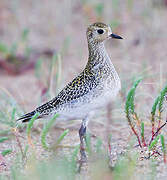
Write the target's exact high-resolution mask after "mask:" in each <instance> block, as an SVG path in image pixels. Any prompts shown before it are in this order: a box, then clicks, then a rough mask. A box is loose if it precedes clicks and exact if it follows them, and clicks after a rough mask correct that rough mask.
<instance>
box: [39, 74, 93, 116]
mask: <svg viewBox="0 0 167 180" xmlns="http://www.w3.org/2000/svg"><path fill="white" fill-rule="evenodd" d="M95 86H96V81H95V77H94V76H90V75H89V76H87V74H86V73H85V72H84V71H83V72H82V73H81V74H80V75H79V76H77V77H76V78H75V79H73V81H71V82H70V83H68V84H67V86H65V88H64V89H63V90H62V91H61V92H60V93H59V94H58V95H57V96H56V97H55V98H53V99H52V100H51V101H49V102H47V103H45V104H43V105H41V106H40V107H38V108H37V109H36V111H37V112H39V113H40V114H42V115H49V114H50V113H51V111H52V110H54V111H56V109H59V107H60V106H61V105H63V104H66V103H69V102H70V101H72V100H76V99H78V98H80V97H81V96H83V95H85V94H87V93H88V92H89V91H91V90H92V89H93V88H94V87H95Z"/></svg>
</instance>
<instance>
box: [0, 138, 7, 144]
mask: <svg viewBox="0 0 167 180" xmlns="http://www.w3.org/2000/svg"><path fill="white" fill-rule="evenodd" d="M8 139H9V138H8V137H2V138H0V143H2V142H4V141H6V140H8Z"/></svg>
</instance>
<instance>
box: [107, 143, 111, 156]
mask: <svg viewBox="0 0 167 180" xmlns="http://www.w3.org/2000/svg"><path fill="white" fill-rule="evenodd" d="M108 149H109V154H110V155H111V144H110V142H108Z"/></svg>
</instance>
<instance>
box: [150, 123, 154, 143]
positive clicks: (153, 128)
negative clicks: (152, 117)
mask: <svg viewBox="0 0 167 180" xmlns="http://www.w3.org/2000/svg"><path fill="white" fill-rule="evenodd" d="M154 128H155V127H154V122H152V139H151V140H153V135H154Z"/></svg>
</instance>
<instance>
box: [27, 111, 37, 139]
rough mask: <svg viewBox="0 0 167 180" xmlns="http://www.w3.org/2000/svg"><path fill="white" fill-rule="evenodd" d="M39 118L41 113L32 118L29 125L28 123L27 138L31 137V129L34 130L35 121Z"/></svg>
mask: <svg viewBox="0 0 167 180" xmlns="http://www.w3.org/2000/svg"><path fill="white" fill-rule="evenodd" d="M38 116H39V113H36V114H35V115H34V116H33V117H32V118H31V120H30V121H29V123H28V125H27V129H26V132H27V136H29V135H30V133H31V129H32V127H33V124H34V121H35V120H36V119H37V118H38Z"/></svg>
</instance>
